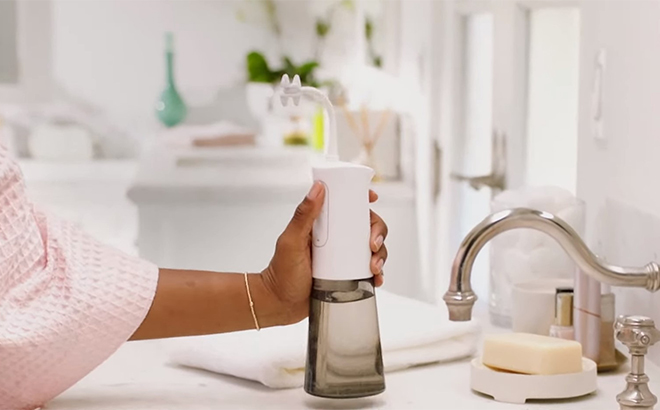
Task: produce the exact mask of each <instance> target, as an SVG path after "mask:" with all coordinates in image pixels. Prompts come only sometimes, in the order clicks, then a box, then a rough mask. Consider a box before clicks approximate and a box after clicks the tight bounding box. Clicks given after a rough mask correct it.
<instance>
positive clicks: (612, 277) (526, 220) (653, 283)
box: [443, 208, 660, 410]
mask: <svg viewBox="0 0 660 410" xmlns="http://www.w3.org/2000/svg"><path fill="white" fill-rule="evenodd" d="M517 228H529V229H535V230H538V231H541V232H545V233H546V234H548V235H550V236H551V237H553V238H554V239H555V240H556V241H557V242H558V243H559V245H561V247H562V248H563V249H564V250H565V251H566V253H568V255H569V256H570V257H571V259H573V261H575V263H576V264H577V266H578V267H579V268H580V270H581V271H583V272H584V273H586V274H588V275H589V276H591V277H593V278H594V279H596V280H598V281H599V282H602V283H607V284H609V285H612V286H626V287H637V288H645V289H646V290H648V291H650V292H655V291H657V290H658V289H660V266H659V265H658V264H657V263H655V262H650V263H649V264H647V265H646V266H644V267H641V268H628V267H620V266H614V265H610V264H607V263H605V262H603V261H601V260H600V259H599V258H598V257H597V256H596V255H594V254H593V253H592V252H591V251H590V250H589V248H587V246H586V245H585V244H584V242H583V241H582V239H581V238H580V236H579V235H578V234H577V232H575V230H573V228H571V226H570V225H568V224H567V223H566V222H564V221H563V220H561V219H560V218H558V217H556V216H555V215H552V214H550V213H547V212H542V211H538V210H534V209H527V208H516V209H509V210H505V211H501V212H497V213H494V214H491V215H489V216H488V217H486V218H485V219H484V220H483V221H482V222H481V223H480V224H479V225H477V226H476V227H474V228H473V229H472V231H470V233H469V234H468V235H467V236H466V237H465V239H463V242H462V243H461V245H460V247H459V249H458V253H457V254H456V258H455V259H454V263H453V265H452V270H451V282H450V284H449V290H448V291H447V293H445V296H444V298H443V299H444V301H445V303H446V304H447V309H448V311H449V320H451V321H455V322H458V321H468V320H470V319H471V318H472V307H473V306H474V303H475V302H476V300H477V295H476V294H475V293H474V292H473V291H472V286H471V284H470V275H471V272H472V265H473V263H474V260H475V259H476V257H477V254H478V253H479V251H480V250H481V248H483V246H484V245H485V244H486V243H487V242H488V241H490V240H491V239H493V238H494V237H495V236H497V235H499V234H501V233H502V232H506V231H509V230H512V229H517ZM627 318H628V320H626V319H627ZM647 319H648V318H640V317H636V316H629V317H621V318H619V320H618V321H617V329H616V331H617V338H619V340H621V341H622V342H624V344H626V345H627V346H628V347H629V348H630V349H631V354H632V355H633V356H635V363H638V366H637V367H636V368H635V369H633V370H634V371H633V372H631V374H630V375H629V376H628V378H627V379H626V380H627V381H628V387H627V390H626V392H624V393H622V394H621V395H619V396H617V401H618V402H619V405H620V406H621V409H622V410H629V409H640V410H641V409H652V408H653V406H654V405H655V402H656V399H655V396H653V395H652V393H651V392H650V391H648V387H647V386H646V384H647V382H648V377H646V376H645V375H643V365H639V363H643V361H641V360H643V358H642V359H640V357H639V356H640V355H641V354H642V353H643V354H646V347H647V346H648V345H651V344H653V343H655V342H656V340H658V339H660V332H654V333H652V334H653V335H654V337H653V338H650V337H648V336H647V339H648V340H647V339H644V341H645V342H646V343H642V344H643V345H644V346H643V348H637V347H635V343H637V342H635V341H633V340H632V339H630V341H628V340H627V338H625V337H624V335H627V334H628V333H630V331H631V330H629V329H632V328H633V327H634V326H636V325H635V324H637V323H641V322H643V323H644V324H645V326H646V327H649V326H650V324H652V323H653V322H652V321H651V320H650V319H648V320H647ZM629 322H630V323H629ZM612 330H613V331H614V329H612ZM635 334H637V333H635ZM635 340H636V339H635ZM640 343H641V342H640ZM635 372H636V373H635ZM631 391H632V392H640V391H641V392H644V393H645V394H642V395H639V394H637V395H635V394H633V395H631V394H630V392H631ZM646 393H648V394H646ZM649 395H650V396H649Z"/></svg>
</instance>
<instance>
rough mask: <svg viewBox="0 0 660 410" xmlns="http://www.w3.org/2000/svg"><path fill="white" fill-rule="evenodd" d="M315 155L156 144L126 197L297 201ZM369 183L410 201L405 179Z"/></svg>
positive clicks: (300, 149) (288, 149)
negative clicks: (401, 180) (402, 180)
mask: <svg viewBox="0 0 660 410" xmlns="http://www.w3.org/2000/svg"><path fill="white" fill-rule="evenodd" d="M317 156H318V154H316V153H315V152H313V151H311V150H310V149H308V148H305V147H224V148H180V147H176V148H175V147H168V146H157V147H155V148H153V149H152V150H151V151H147V152H145V153H144V154H143V155H142V157H141V158H140V160H139V165H138V170H137V173H136V176H135V178H134V180H133V182H132V184H131V187H130V189H129V191H128V196H129V198H130V199H131V200H132V201H134V202H135V203H138V204H142V203H145V204H146V203H152V204H153V203H158V204H163V203H166V204H172V203H180V202H195V203H198V202H222V201H231V202H232V203H236V202H240V201H246V202H254V201H255V200H266V199H268V200H270V201H273V200H278V201H286V202H290V201H294V202H297V201H298V200H300V198H302V197H303V196H304V195H305V194H306V193H307V190H308V189H309V187H310V185H311V183H312V173H311V166H312V162H313V160H314V158H315V157H317ZM373 186H374V189H375V190H376V191H377V192H378V193H379V195H380V196H381V197H383V198H385V197H386V198H388V200H396V201H406V202H411V201H413V200H414V189H413V187H412V185H410V184H406V183H404V182H398V181H393V182H389V181H387V182H386V181H383V182H376V183H374V184H373Z"/></svg>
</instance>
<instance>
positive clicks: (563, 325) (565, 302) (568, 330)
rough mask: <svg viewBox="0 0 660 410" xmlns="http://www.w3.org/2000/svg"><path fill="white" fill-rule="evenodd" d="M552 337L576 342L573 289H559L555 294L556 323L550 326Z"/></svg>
mask: <svg viewBox="0 0 660 410" xmlns="http://www.w3.org/2000/svg"><path fill="white" fill-rule="evenodd" d="M550 336H552V337H558V338H560V339H566V340H575V329H574V328H573V289H570V288H558V289H557V290H556V292H555V323H554V324H553V325H552V326H550Z"/></svg>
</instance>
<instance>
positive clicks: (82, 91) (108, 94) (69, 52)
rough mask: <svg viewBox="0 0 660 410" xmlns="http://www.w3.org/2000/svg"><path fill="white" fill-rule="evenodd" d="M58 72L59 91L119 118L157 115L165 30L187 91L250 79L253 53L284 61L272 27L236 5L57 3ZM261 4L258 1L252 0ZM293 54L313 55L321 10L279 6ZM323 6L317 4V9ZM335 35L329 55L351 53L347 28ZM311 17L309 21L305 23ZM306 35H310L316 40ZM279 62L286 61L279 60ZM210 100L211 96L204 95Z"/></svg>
mask: <svg viewBox="0 0 660 410" xmlns="http://www.w3.org/2000/svg"><path fill="white" fill-rule="evenodd" d="M52 1H53V7H52V24H53V69H54V80H55V82H56V84H57V86H58V87H59V88H61V89H63V90H64V91H65V92H67V93H69V94H71V95H73V96H75V97H77V98H81V99H83V100H85V101H87V102H89V103H92V104H94V105H96V106H98V107H99V108H102V109H104V110H107V111H108V114H109V115H111V116H113V117H118V118H131V119H132V118H135V117H136V116H137V117H142V116H146V117H151V116H152V112H153V107H154V103H155V101H156V99H157V98H158V95H159V93H160V91H161V90H162V88H163V86H164V79H165V68H164V55H163V48H164V32H165V31H167V30H171V31H173V32H174V37H175V48H176V57H175V58H176V62H175V64H176V66H175V75H176V80H177V82H178V84H179V86H180V88H181V90H182V92H184V97H188V98H196V96H194V95H191V94H188V95H186V94H185V93H186V91H188V92H190V90H201V91H207V92H208V93H210V94H212V92H213V91H215V90H217V89H218V88H219V87H224V86H229V85H232V84H235V83H237V82H241V81H243V80H244V79H245V69H244V61H245V56H246V54H247V52H248V51H249V50H252V49H259V50H262V51H264V52H267V51H269V52H267V53H266V54H267V55H269V56H270V57H271V58H275V57H277V56H278V55H277V53H276V50H277V42H276V41H275V40H274V37H273V36H272V35H271V34H270V32H269V31H267V30H266V29H265V28H260V27H257V26H254V25H246V24H244V23H241V22H239V21H238V20H237V18H236V10H237V7H238V6H239V5H241V4H246V3H249V2H242V1H237V0H221V1H214V0H186V1H177V0H169V1H165V0H151V1H121V0H94V1H84V0H52ZM253 3H256V2H253ZM278 7H280V11H281V13H280V15H281V16H283V28H284V36H285V43H286V44H287V46H286V47H287V50H288V51H290V52H291V54H292V56H293V57H294V58H295V59H296V62H301V61H302V59H307V58H311V56H312V54H311V49H312V36H311V33H313V31H312V27H313V19H311V18H308V16H310V15H312V14H313V13H314V9H312V7H311V6H310V2H305V1H284V2H279V3H278ZM317 8H318V7H317ZM346 13H348V12H342V13H340V14H339V15H338V16H337V17H339V19H338V22H337V25H336V26H335V27H334V28H333V30H334V31H333V32H331V39H330V40H329V44H328V58H329V59H330V60H331V61H332V58H331V57H334V60H336V59H337V58H339V57H341V56H342V54H343V55H344V56H346V55H350V53H351V52H352V50H351V47H350V44H347V43H346V42H343V43H342V42H341V41H339V39H341V38H344V39H345V38H346V35H347V33H350V32H351V30H354V27H353V26H352V25H351V24H350V23H344V24H341V21H343V20H342V16H343V17H346V15H347V14H346ZM302 17H304V18H302ZM300 33H310V35H309V36H305V35H301V34H300ZM277 64H279V61H278V62H277ZM203 97H204V98H205V97H206V96H203Z"/></svg>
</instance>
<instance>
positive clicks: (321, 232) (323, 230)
mask: <svg viewBox="0 0 660 410" xmlns="http://www.w3.org/2000/svg"><path fill="white" fill-rule="evenodd" d="M321 183H322V184H323V187H324V188H325V198H324V200H323V208H321V213H320V214H319V216H318V218H316V221H314V228H313V231H312V239H313V243H314V246H316V247H317V248H321V247H323V246H325V244H326V243H327V242H328V226H329V222H330V218H329V217H328V215H329V214H330V211H329V207H330V190H329V189H328V185H326V184H325V182H321Z"/></svg>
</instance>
